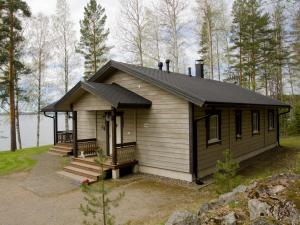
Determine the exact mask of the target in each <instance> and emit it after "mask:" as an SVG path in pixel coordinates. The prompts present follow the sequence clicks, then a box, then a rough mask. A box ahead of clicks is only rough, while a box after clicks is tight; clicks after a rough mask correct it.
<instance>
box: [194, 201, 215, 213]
mask: <svg viewBox="0 0 300 225" xmlns="http://www.w3.org/2000/svg"><path fill="white" fill-rule="evenodd" d="M210 209H212V206H211V204H209V203H204V204H203V205H202V206H201V207H200V209H199V210H198V213H197V215H198V216H201V215H202V214H204V213H206V212H208V211H209V210H210Z"/></svg>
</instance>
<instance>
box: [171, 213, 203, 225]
mask: <svg viewBox="0 0 300 225" xmlns="http://www.w3.org/2000/svg"><path fill="white" fill-rule="evenodd" d="M198 224H199V221H198V217H197V216H196V215H194V214H192V213H190V212H188V211H177V212H174V213H173V214H172V216H171V217H170V218H169V219H168V221H167V222H166V225H198Z"/></svg>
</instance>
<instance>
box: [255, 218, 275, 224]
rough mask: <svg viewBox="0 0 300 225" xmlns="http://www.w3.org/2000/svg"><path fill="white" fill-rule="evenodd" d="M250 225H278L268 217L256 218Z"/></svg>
mask: <svg viewBox="0 0 300 225" xmlns="http://www.w3.org/2000/svg"><path fill="white" fill-rule="evenodd" d="M251 225H280V223H279V222H278V221H275V220H273V219H271V218H269V217H258V218H257V219H255V220H253V221H252V222H251Z"/></svg>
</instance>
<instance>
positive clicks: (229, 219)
mask: <svg viewBox="0 0 300 225" xmlns="http://www.w3.org/2000/svg"><path fill="white" fill-rule="evenodd" d="M236 222H237V221H236V217H235V213H234V212H231V213H228V214H227V215H226V216H224V217H223V221H222V225H236Z"/></svg>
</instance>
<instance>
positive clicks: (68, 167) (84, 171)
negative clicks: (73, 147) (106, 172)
mask: <svg viewBox="0 0 300 225" xmlns="http://www.w3.org/2000/svg"><path fill="white" fill-rule="evenodd" d="M64 169H67V170H73V171H76V172H80V173H83V174H88V175H91V176H95V177H98V176H100V173H96V172H93V171H90V170H85V169H80V168H77V167H73V166H71V165H70V166H66V167H64Z"/></svg>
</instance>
